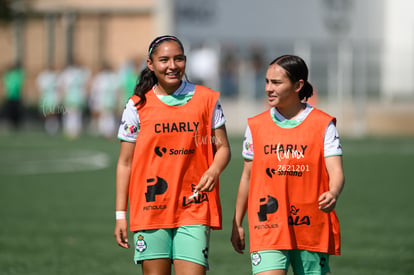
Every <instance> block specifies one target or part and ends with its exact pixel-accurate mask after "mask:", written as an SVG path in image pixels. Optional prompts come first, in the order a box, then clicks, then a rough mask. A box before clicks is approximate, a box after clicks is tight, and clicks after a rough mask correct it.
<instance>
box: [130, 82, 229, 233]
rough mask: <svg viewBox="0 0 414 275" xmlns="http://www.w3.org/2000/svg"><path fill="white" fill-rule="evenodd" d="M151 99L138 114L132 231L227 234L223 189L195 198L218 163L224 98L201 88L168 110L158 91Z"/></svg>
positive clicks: (131, 206) (150, 94)
mask: <svg viewBox="0 0 414 275" xmlns="http://www.w3.org/2000/svg"><path fill="white" fill-rule="evenodd" d="M146 97H147V102H146V104H145V105H144V106H143V107H142V108H138V114H139V119H140V131H139V134H138V138H137V140H136V146H135V152H134V158H133V162H132V172H131V180H130V186H129V207H130V228H131V231H137V230H145V229H157V228H175V227H179V226H183V225H193V224H204V225H208V226H211V227H212V228H213V229H221V220H222V217H221V205H220V199H219V186H218V184H217V185H216V187H215V189H214V190H213V191H212V192H199V193H198V194H197V195H196V196H191V195H192V194H193V191H194V187H195V186H196V185H197V184H198V182H199V180H200V178H201V176H202V175H203V173H204V172H205V171H206V170H207V169H208V167H209V166H210V165H211V163H212V162H213V145H214V140H213V139H212V131H211V126H212V125H211V121H212V116H213V112H214V108H215V104H216V102H217V100H218V97H219V93H218V92H214V91H212V90H210V89H208V88H206V87H203V86H198V85H196V89H195V92H194V95H193V97H192V98H191V100H190V101H189V102H187V103H186V104H184V105H182V106H169V105H166V104H165V103H163V102H162V101H161V100H159V99H158V97H157V96H156V95H155V94H154V93H153V92H152V91H149V92H148V93H147V94H146ZM131 99H132V100H133V101H134V102H135V103H137V102H138V100H139V98H138V97H137V96H133V97H132V98H131Z"/></svg>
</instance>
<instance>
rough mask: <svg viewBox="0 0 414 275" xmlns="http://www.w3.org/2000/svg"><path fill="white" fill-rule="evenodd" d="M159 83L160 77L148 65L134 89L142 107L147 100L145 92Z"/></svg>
mask: <svg viewBox="0 0 414 275" xmlns="http://www.w3.org/2000/svg"><path fill="white" fill-rule="evenodd" d="M157 83H158V79H157V77H156V76H155V74H154V72H153V71H151V70H150V69H149V68H148V67H146V68H145V69H143V70H142V71H141V74H140V76H139V81H138V83H137V85H136V86H135V89H134V94H135V95H137V96H139V98H140V99H139V101H138V103H137V104H136V105H137V106H138V105H139V106H140V107H142V106H144V105H145V103H146V102H147V98H146V97H145V94H146V93H147V92H148V91H149V90H151V88H152V87H153V86H154V85H155V84H157Z"/></svg>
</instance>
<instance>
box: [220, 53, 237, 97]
mask: <svg viewBox="0 0 414 275" xmlns="http://www.w3.org/2000/svg"><path fill="white" fill-rule="evenodd" d="M236 54H237V53H236V49H235V48H234V47H231V46H224V48H223V50H222V57H221V66H220V68H221V72H220V75H221V79H220V80H221V81H220V93H221V95H222V96H224V97H234V96H237V92H238V62H237V58H236Z"/></svg>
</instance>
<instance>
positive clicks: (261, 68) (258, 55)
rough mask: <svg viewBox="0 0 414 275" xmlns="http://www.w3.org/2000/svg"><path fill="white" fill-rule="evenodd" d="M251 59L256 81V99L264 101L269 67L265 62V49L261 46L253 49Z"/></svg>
mask: <svg viewBox="0 0 414 275" xmlns="http://www.w3.org/2000/svg"><path fill="white" fill-rule="evenodd" d="M250 58H251V65H252V70H253V73H254V81H255V82H254V84H255V85H254V87H255V90H254V97H255V98H256V99H263V98H264V94H265V93H264V92H263V91H264V86H265V81H264V79H265V78H266V65H267V64H266V62H265V61H264V49H263V48H262V47H260V46H254V47H252V49H251V57H250Z"/></svg>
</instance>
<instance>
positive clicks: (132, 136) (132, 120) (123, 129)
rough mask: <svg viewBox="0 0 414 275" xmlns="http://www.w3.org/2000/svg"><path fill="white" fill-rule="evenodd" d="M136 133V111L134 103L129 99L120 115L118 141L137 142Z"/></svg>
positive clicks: (137, 122) (137, 129) (137, 124)
mask: <svg viewBox="0 0 414 275" xmlns="http://www.w3.org/2000/svg"><path fill="white" fill-rule="evenodd" d="M138 131H139V118H138V111H137V107H135V104H134V102H133V101H132V100H131V99H130V100H128V103H127V104H126V106H125V109H124V112H123V113H122V119H121V125H120V126H119V130H118V139H120V140H124V141H128V142H135V141H136V140H137V136H138Z"/></svg>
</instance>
